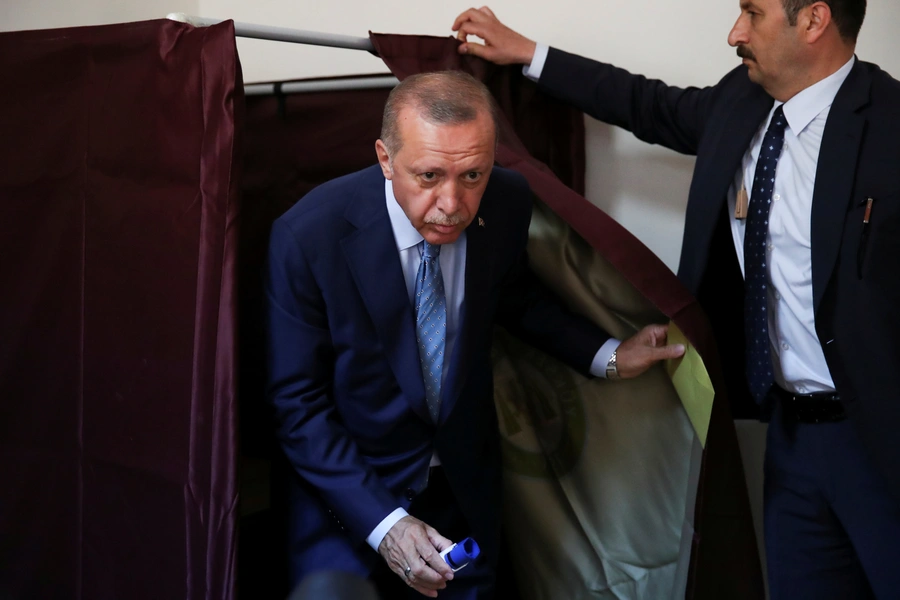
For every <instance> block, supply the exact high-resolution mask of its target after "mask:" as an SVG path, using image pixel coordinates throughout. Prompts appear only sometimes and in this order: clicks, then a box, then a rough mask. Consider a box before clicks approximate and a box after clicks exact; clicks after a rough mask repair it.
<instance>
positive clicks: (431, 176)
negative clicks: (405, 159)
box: [419, 171, 437, 181]
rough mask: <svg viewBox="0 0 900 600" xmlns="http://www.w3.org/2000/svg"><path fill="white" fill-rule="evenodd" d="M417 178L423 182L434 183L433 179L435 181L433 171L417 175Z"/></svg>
mask: <svg viewBox="0 0 900 600" xmlns="http://www.w3.org/2000/svg"><path fill="white" fill-rule="evenodd" d="M419 177H421V178H422V179H423V180H424V181H434V180H435V179H437V175H435V173H434V172H433V171H426V172H424V173H422V174H421V175H419Z"/></svg>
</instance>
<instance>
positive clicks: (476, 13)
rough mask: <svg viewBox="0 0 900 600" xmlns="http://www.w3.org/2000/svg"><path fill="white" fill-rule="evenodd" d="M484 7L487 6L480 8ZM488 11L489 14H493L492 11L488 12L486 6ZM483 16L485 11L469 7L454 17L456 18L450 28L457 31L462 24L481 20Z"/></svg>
mask: <svg viewBox="0 0 900 600" xmlns="http://www.w3.org/2000/svg"><path fill="white" fill-rule="evenodd" d="M485 8H487V7H486V6H483V7H482V9H485ZM488 11H489V14H490V16H494V13H492V12H490V9H489V8H488ZM484 16H485V13H484V12H483V11H482V10H481V9H478V8H470V9H469V10H467V11H464V12H462V13H461V14H460V15H459V16H458V17H456V20H455V21H453V27H451V29H452V30H453V31H457V30H458V29H459V28H460V27H462V26H463V25H464V24H468V23H472V22H477V21H481V20H482V19H483V18H484Z"/></svg>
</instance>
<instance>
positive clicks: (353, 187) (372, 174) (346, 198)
mask: <svg viewBox="0 0 900 600" xmlns="http://www.w3.org/2000/svg"><path fill="white" fill-rule="evenodd" d="M382 181H383V176H382V174H381V168H380V167H379V166H378V165H374V166H372V167H367V168H365V169H363V170H361V171H356V172H355V173H350V174H348V175H343V176H342V177H338V178H336V179H332V180H330V181H326V182H325V183H323V184H321V185H319V186H317V187H315V188H313V189H312V190H310V191H309V192H308V193H307V194H306V195H305V196H303V197H302V198H300V200H298V201H297V202H296V203H295V204H294V205H293V206H292V207H291V208H289V209H288V210H287V211H286V212H285V213H284V214H283V215H281V216H280V217H279V218H278V219H277V220H276V222H277V223H280V224H282V225H285V226H287V228H288V229H290V230H292V231H294V232H295V233H298V232H300V231H303V230H309V231H311V230H316V229H318V228H320V227H322V225H323V224H325V223H329V224H330V223H333V222H336V221H337V220H338V219H343V214H344V212H345V211H346V208H347V204H348V203H349V202H350V200H352V199H353V197H354V196H355V195H356V194H357V190H359V188H360V187H362V186H370V185H377V184H378V183H380V182H382Z"/></svg>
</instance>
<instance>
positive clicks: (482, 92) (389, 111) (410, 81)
mask: <svg viewBox="0 0 900 600" xmlns="http://www.w3.org/2000/svg"><path fill="white" fill-rule="evenodd" d="M409 107H412V108H415V109H416V110H417V111H418V113H419V116H421V117H422V118H424V119H425V120H426V121H428V122H430V123H434V124H439V125H441V124H448V123H467V122H469V121H474V120H475V119H477V118H478V114H479V113H480V112H481V111H486V112H487V113H488V114H489V115H490V116H491V121H492V122H493V123H494V141H495V142H496V141H497V140H499V138H500V127H499V123H498V120H497V119H498V116H497V115H498V109H497V103H496V102H495V101H494V97H493V96H492V95H491V92H490V91H488V89H487V87H485V85H484V84H483V83H481V82H480V81H478V80H477V79H475V78H474V77H472V76H471V75H469V74H468V73H463V72H462V71H437V72H433V73H419V74H417V75H411V76H410V77H407V78H406V79H404V80H403V81H402V82H401V83H400V84H399V85H398V86H397V87H395V88H394V89H393V90H391V93H390V95H389V96H388V99H387V103H386V104H385V105H384V116H383V118H382V120H381V141H382V142H383V143H384V146H385V148H386V149H387V152H388V155H389V156H392V157H393V156H394V155H395V154H396V153H397V152H398V151H399V150H400V147H401V146H402V145H403V140H402V139H400V131H399V128H398V126H397V119H398V118H399V116H400V111H401V110H403V109H404V108H409Z"/></svg>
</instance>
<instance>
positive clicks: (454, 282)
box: [366, 179, 619, 551]
mask: <svg viewBox="0 0 900 600" xmlns="http://www.w3.org/2000/svg"><path fill="white" fill-rule="evenodd" d="M384 195H385V198H386V201H387V210H388V216H389V217H390V219H391V227H392V228H393V230H394V241H395V242H396V243H397V252H398V253H399V254H400V265H401V266H402V268H403V279H404V280H405V281H406V291H407V293H408V295H409V304H410V306H414V302H413V296H414V295H415V291H416V274H417V273H418V272H419V263H421V262H422V250H423V244H422V241H423V239H424V238H423V237H422V234H421V233H419V232H418V231H417V230H416V228H415V227H413V225H412V223H410V222H409V217H407V216H406V213H405V212H403V208H402V207H401V206H400V204H398V203H397V199H396V198H395V197H394V187H393V185H392V184H391V181H390V180H389V179H385V180H384ZM438 259H439V260H440V263H441V274H442V275H443V277H444V295H445V297H446V301H447V340H446V342H445V347H444V356H449V357H452V356H453V347H454V345H455V344H456V340H457V337H458V333H459V315H460V310H461V308H462V304H463V300H464V299H465V295H466V286H465V281H466V236H465V234H463V235H461V236H459V238H458V239H457V240H456V241H455V242H453V243H452V244H442V245H441V254H440V256H439V257H438ZM618 345H619V341H618V340H612V339H611V340H608V341H607V342H605V343H604V344H603V345H602V346H601V347H600V349H599V350H598V351H597V354H595V355H594V360H593V362H592V363H591V368H590V372H591V374H592V375H594V376H595V377H606V363H607V362H609V358H610V357H611V356H612V353H613V352H614V351H615V350H616V348H617V347H618ZM448 370H449V369H444V370H443V372H442V373H441V387H442V388H443V387H444V384H445V383H446V381H447V371H448ZM439 464H441V461H440V459H439V458H438V455H437V453H435V454H434V455H432V457H431V464H430V466H432V467H434V466H437V465H439ZM407 514H409V513H407V512H406V510H404V509H403V508H397V509H395V510H394V511H393V512H391V513H390V514H389V515H388V516H386V517H385V518H384V519H383V520H382V521H381V523H379V524H378V526H377V527H375V529H374V530H372V533H370V534H369V536H368V537H367V538H366V543H368V544H369V546H371V547H372V548H373V549H375V550H376V551H377V550H378V546H380V545H381V541H382V540H383V539H384V536H385V535H387V532H388V531H390V529H391V527H393V526H394V524H396V523H397V521H399V520H400V519H402V518H403V517H405V516H407Z"/></svg>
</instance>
